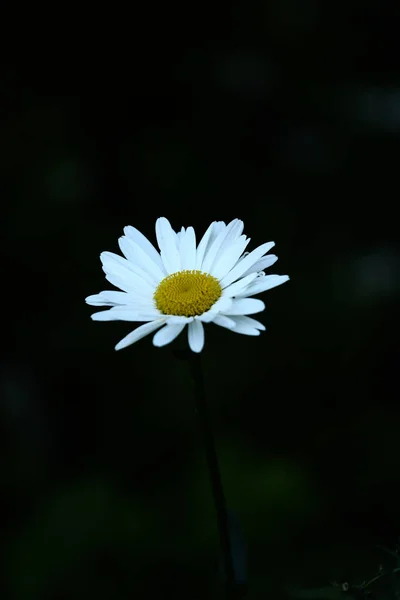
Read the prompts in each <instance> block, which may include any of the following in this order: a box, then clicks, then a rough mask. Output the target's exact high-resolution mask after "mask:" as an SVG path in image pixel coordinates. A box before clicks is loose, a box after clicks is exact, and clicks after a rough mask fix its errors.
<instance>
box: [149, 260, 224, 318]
mask: <svg viewBox="0 0 400 600" xmlns="http://www.w3.org/2000/svg"><path fill="white" fill-rule="evenodd" d="M221 294H222V288H221V286H220V283H219V281H218V279H216V278H215V277H213V276H212V275H209V274H208V273H202V272H201V271H177V272H176V273H172V275H168V277H165V278H164V279H163V280H162V281H161V282H160V284H159V285H158V287H157V289H156V291H155V293H154V300H155V303H156V306H157V308H158V310H160V311H161V312H162V313H163V314H164V315H179V316H183V317H195V316H196V315H202V314H203V313H204V312H206V311H207V310H209V309H210V308H211V307H212V305H213V304H214V303H215V302H216V301H217V300H218V298H220V297H221Z"/></svg>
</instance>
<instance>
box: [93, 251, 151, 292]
mask: <svg viewBox="0 0 400 600" xmlns="http://www.w3.org/2000/svg"><path fill="white" fill-rule="evenodd" d="M100 260H101V262H102V264H103V271H104V272H105V273H106V279H107V280H108V281H110V283H112V284H113V285H115V286H116V287H119V288H120V289H121V290H124V291H125V292H132V293H134V294H138V295H140V296H152V295H153V294H154V291H155V287H154V285H151V284H150V283H149V282H148V281H146V280H145V279H143V277H141V276H140V275H138V274H137V273H135V271H134V268H133V265H131V263H130V262H129V261H127V260H126V259H125V258H122V256H118V255H117V254H114V253H113V252H102V253H101V254H100Z"/></svg>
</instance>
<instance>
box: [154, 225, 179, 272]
mask: <svg viewBox="0 0 400 600" xmlns="http://www.w3.org/2000/svg"><path fill="white" fill-rule="evenodd" d="M156 236H157V243H158V247H159V248H160V251H161V258H162V261H163V263H164V266H165V269H166V271H167V273H168V274H171V273H176V272H177V271H180V270H181V259H180V255H179V250H178V246H177V236H176V233H175V232H174V230H173V229H172V227H171V225H170V222H169V221H168V219H166V218H165V217H160V218H159V219H157V221H156Z"/></svg>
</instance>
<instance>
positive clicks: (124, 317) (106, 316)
mask: <svg viewBox="0 0 400 600" xmlns="http://www.w3.org/2000/svg"><path fill="white" fill-rule="evenodd" d="M161 316H162V315H161V313H160V312H158V311H156V310H151V309H149V310H148V311H138V310H135V309H133V308H130V307H128V306H116V307H115V308H110V309H109V310H102V311H101V312H97V313H93V315H91V317H92V319H93V321H154V320H156V319H159V318H160V317H161Z"/></svg>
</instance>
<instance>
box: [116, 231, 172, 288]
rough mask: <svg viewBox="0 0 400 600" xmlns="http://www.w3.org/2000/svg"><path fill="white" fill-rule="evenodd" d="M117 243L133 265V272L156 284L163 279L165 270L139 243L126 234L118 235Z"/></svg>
mask: <svg viewBox="0 0 400 600" xmlns="http://www.w3.org/2000/svg"><path fill="white" fill-rule="evenodd" d="M118 243H119V247H120V248H121V251H122V252H123V254H124V255H125V256H126V258H127V259H128V261H129V262H130V263H131V264H132V265H133V267H134V270H135V272H136V273H138V275H140V276H141V277H143V279H146V281H149V283H154V284H155V285H158V284H159V283H160V281H161V280H162V279H164V277H165V270H164V269H161V267H159V266H158V265H157V264H156V263H155V262H154V260H153V259H152V258H150V256H149V255H148V254H147V252H145V251H144V250H143V249H142V248H141V247H140V246H139V244H136V243H135V242H134V241H133V240H131V239H130V238H128V237H126V236H122V237H120V238H119V240H118Z"/></svg>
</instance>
